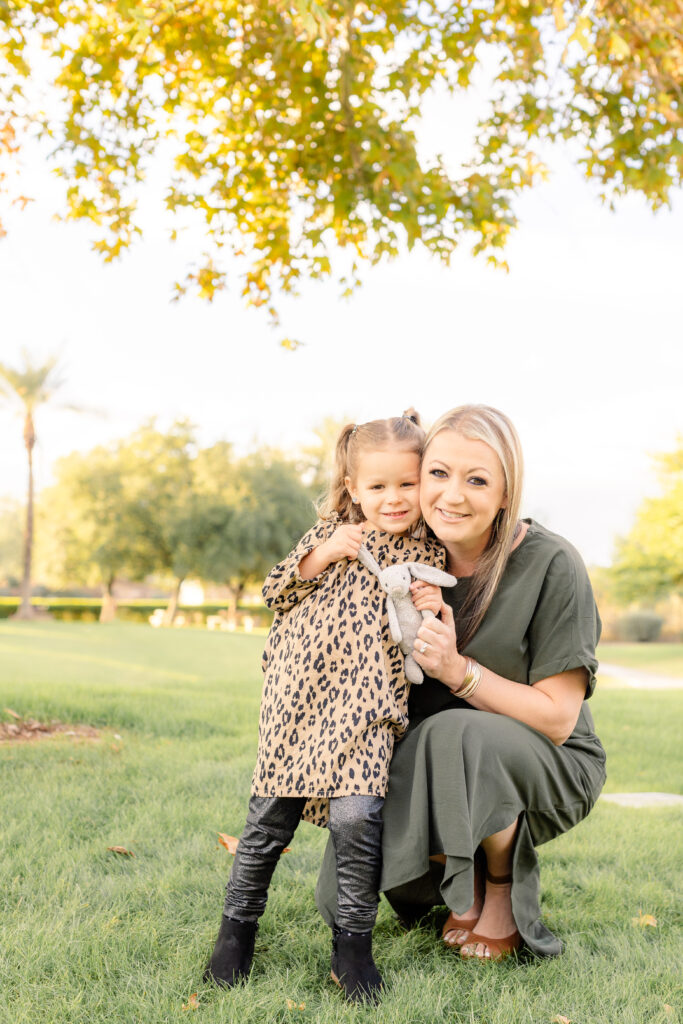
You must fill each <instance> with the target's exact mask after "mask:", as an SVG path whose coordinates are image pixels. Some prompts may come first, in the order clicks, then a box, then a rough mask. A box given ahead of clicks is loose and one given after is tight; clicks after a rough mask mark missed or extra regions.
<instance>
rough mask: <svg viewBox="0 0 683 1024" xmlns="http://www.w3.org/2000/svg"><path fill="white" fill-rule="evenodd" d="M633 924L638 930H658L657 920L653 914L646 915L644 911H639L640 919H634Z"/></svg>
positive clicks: (632, 919)
mask: <svg viewBox="0 0 683 1024" xmlns="http://www.w3.org/2000/svg"><path fill="white" fill-rule="evenodd" d="M631 924H632V925H634V926H635V927H636V928H656V927H657V918H656V917H653V916H652V914H644V913H643V912H642V910H638V917H632V918H631Z"/></svg>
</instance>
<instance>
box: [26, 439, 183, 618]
mask: <svg viewBox="0 0 683 1024" xmlns="http://www.w3.org/2000/svg"><path fill="white" fill-rule="evenodd" d="M193 455H194V434H193V430H192V427H191V426H190V425H189V424H188V423H186V422H184V421H179V422H177V423H174V424H172V426H171V427H170V428H169V430H168V431H166V432H163V431H160V430H158V429H157V428H156V426H155V424H154V422H153V421H151V422H149V423H146V424H144V425H143V426H142V427H140V428H139V430H137V431H135V432H134V433H133V434H132V435H131V436H130V437H128V438H124V439H122V440H120V441H118V442H115V443H114V444H113V445H111V446H109V447H106V446H105V447H99V448H95V449H93V451H91V452H88V453H87V454H85V455H82V454H80V453H73V454H72V455H69V456H67V457H66V458H64V459H61V460H59V462H58V463H57V464H56V467H55V476H56V483H55V486H54V487H51V488H49V489H48V490H47V491H46V492H45V494H44V496H43V502H42V504H43V508H44V509H45V512H46V516H49V518H50V520H52V525H51V527H48V530H49V532H50V534H51V538H52V542H51V545H50V546H49V550H48V551H46V553H45V554H44V556H43V560H44V562H47V563H48V566H49V571H50V575H51V577H52V578H53V579H59V580H60V581H66V580H69V581H72V582H73V581H77V582H80V583H85V584H90V585H93V584H97V585H99V586H101V587H102V612H101V616H100V619H101V621H108V620H109V619H111V618H113V616H114V614H115V611H116V601H115V598H114V583H115V582H116V579H117V578H119V577H121V576H125V577H126V578H127V579H132V580H141V579H144V578H145V576H147V575H150V574H151V573H163V574H165V575H169V574H173V573H174V572H176V571H177V565H176V562H175V559H176V558H177V557H178V556H177V553H176V546H177V545H179V544H180V536H181V535H180V524H181V523H182V522H183V520H184V518H186V517H187V515H188V512H189V510H190V508H191V496H192V468H191V466H192V458H193ZM187 529H188V528H187V527H186V530H187ZM181 582H182V581H181ZM179 586H180V584H178V587H179ZM176 599H177V595H176Z"/></svg>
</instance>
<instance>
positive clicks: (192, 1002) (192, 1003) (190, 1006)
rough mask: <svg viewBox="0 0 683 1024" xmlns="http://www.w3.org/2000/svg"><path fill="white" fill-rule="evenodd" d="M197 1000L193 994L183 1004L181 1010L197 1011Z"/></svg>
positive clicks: (194, 993) (195, 994)
mask: <svg viewBox="0 0 683 1024" xmlns="http://www.w3.org/2000/svg"><path fill="white" fill-rule="evenodd" d="M198 1009H199V1000H198V999H197V993H196V992H193V993H192V995H191V996H190V998H189V999H188V1001H187V1002H186V1003H183V1010H198Z"/></svg>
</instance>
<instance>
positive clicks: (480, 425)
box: [424, 405, 524, 651]
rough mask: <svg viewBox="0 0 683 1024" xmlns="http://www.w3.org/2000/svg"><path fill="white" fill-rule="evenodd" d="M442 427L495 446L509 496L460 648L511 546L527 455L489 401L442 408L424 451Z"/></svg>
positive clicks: (474, 588) (466, 611) (482, 564)
mask: <svg viewBox="0 0 683 1024" xmlns="http://www.w3.org/2000/svg"><path fill="white" fill-rule="evenodd" d="M442 430H452V431H453V432H454V433H456V434H460V435H461V436H462V437H467V438H469V439H470V440H472V441H485V442H486V444H487V445H489V447H490V448H493V450H494V452H495V453H496V455H497V456H498V458H499V459H500V464H501V466H502V468H503V475H504V478H505V497H506V498H507V502H506V506H505V508H501V509H500V510H499V512H498V514H497V515H496V517H495V519H494V520H493V528H492V530H491V536H490V538H489V542H488V545H487V547H486V549H485V550H484V551H483V552H482V554H481V555H480V556H479V561H478V562H477V567H476V569H475V572H474V576H473V577H472V582H471V585H470V590H469V593H468V595H467V598H466V600H465V603H464V605H463V607H462V610H461V612H460V615H461V623H462V624H461V626H460V631H459V633H458V647H459V649H460V650H461V651H462V650H463V649H464V648H465V647H466V646H467V644H468V643H469V641H470V640H471V639H472V637H473V636H474V634H475V633H476V632H477V630H478V629H479V626H480V625H481V621H482V619H483V618H484V616H485V614H486V612H487V610H488V607H489V605H490V604H491V601H492V600H493V595H494V594H495V592H496V589H497V587H498V584H499V583H500V578H501V576H502V575H503V570H504V569H505V565H506V563H507V560H508V558H509V555H510V552H511V551H512V545H513V542H514V539H515V532H516V530H517V523H518V522H519V510H520V506H521V502H522V482H523V478H524V460H523V456H522V446H521V444H520V441H519V436H518V434H517V431H516V430H515V428H514V427H513V425H512V423H511V422H510V420H509V419H508V418H507V416H506V415H505V414H504V413H502V412H500V411H499V410H498V409H494V408H492V407H491V406H490V405H461V406H459V407H458V408H457V409H451V410H450V411H449V412H446V413H444V414H443V416H441V417H439V419H438V420H437V421H436V423H435V424H434V425H433V427H432V428H431V430H430V431H429V433H428V434H427V438H426V440H425V444H424V452H425V453H426V452H427V449H428V448H429V444H430V442H431V441H432V440H433V439H434V438H435V437H436V435H437V434H440V433H441V431H442Z"/></svg>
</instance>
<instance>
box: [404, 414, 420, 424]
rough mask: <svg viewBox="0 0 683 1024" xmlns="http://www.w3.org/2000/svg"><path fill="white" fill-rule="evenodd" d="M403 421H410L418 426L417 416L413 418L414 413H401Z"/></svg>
mask: <svg viewBox="0 0 683 1024" xmlns="http://www.w3.org/2000/svg"><path fill="white" fill-rule="evenodd" d="M401 419H402V420H410V422H411V423H415V424H417V416H413V415H412V413H406V412H402V413H401Z"/></svg>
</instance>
